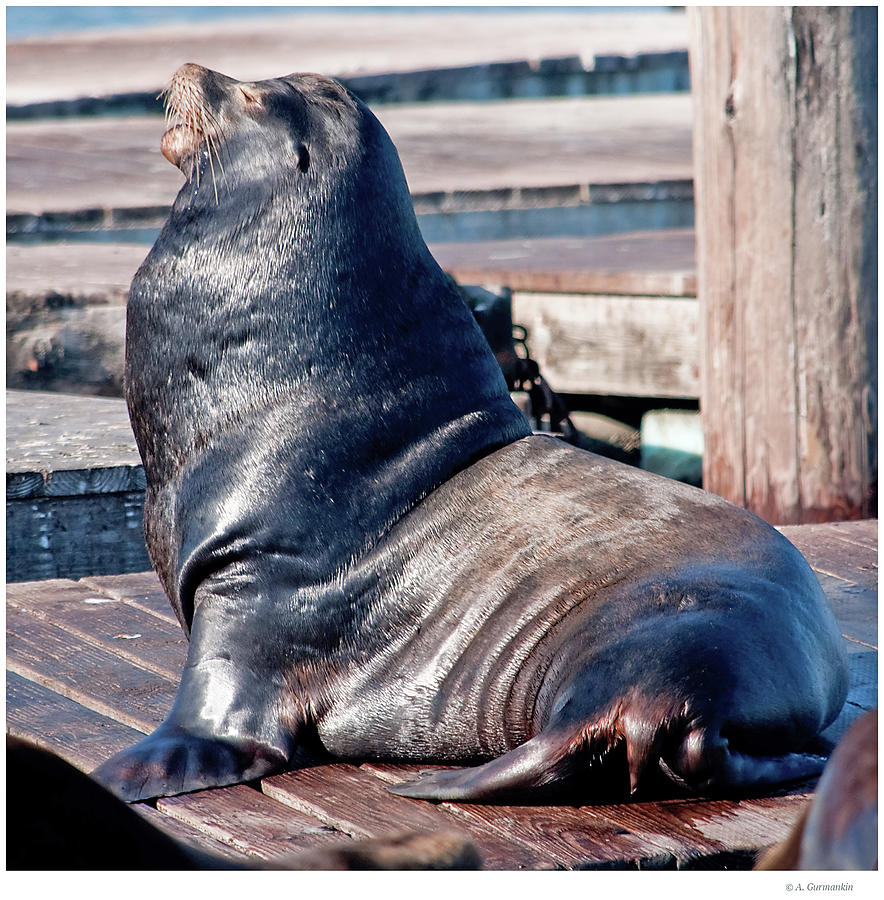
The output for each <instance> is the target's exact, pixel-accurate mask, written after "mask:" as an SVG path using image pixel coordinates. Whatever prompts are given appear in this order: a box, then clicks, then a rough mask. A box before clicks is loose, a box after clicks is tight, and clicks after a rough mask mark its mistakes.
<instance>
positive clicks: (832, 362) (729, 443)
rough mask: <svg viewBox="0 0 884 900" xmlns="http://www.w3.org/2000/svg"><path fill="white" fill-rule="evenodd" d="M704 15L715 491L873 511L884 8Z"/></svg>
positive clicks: (818, 511) (698, 20) (775, 516)
mask: <svg viewBox="0 0 884 900" xmlns="http://www.w3.org/2000/svg"><path fill="white" fill-rule="evenodd" d="M690 14H691V83H692V90H693V94H694V171H695V175H694V177H695V196H696V208H697V215H696V227H697V262H698V277H699V296H700V301H701V304H702V306H701V321H702V323H703V330H702V331H701V334H702V335H703V336H702V338H701V340H702V348H703V349H702V356H701V370H702V388H701V408H702V411H703V419H704V433H705V451H704V467H703V474H704V485H705V487H707V488H708V489H709V490H711V491H713V492H715V493H717V494H721V495H722V496H724V497H727V498H728V499H730V500H733V501H735V502H737V503H740V504H742V505H744V506H747V507H748V508H750V509H752V510H754V511H755V512H757V513H758V514H759V515H761V516H762V517H764V518H765V519H767V520H768V521H771V522H774V523H776V524H785V523H801V522H820V521H833V520H837V519H850V518H860V517H863V516H868V515H876V514H877V512H876V510H877V506H876V503H877V500H876V494H877V428H878V425H877V287H878V270H877V242H878V230H877V215H878V182H877V165H878V137H877V126H878V122H877V93H878V65H877V52H878V19H877V9H876V8H874V7H834V8H823V7H773V8H771V7H767V8H761V7H730V8H728V7H707V8H692V9H691V10H690Z"/></svg>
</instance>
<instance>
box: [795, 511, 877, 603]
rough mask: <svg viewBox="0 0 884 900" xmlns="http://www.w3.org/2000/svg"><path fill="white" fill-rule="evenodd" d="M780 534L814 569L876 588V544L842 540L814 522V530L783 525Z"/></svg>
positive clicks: (867, 587) (866, 587) (864, 586)
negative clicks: (786, 527) (871, 545)
mask: <svg viewBox="0 0 884 900" xmlns="http://www.w3.org/2000/svg"><path fill="white" fill-rule="evenodd" d="M783 534H784V535H785V536H786V537H787V538H789V540H790V541H791V542H792V543H793V544H794V545H795V546H796V547H797V548H798V549H799V550H800V551H801V553H802V554H803V555H804V557H805V558H806V559H807V561H808V562H809V563H810V565H811V567H812V568H813V569H814V570H816V571H817V572H821V573H824V574H826V575H832V576H834V577H835V578H841V579H843V580H845V581H850V582H852V583H853V584H857V585H859V586H860V587H863V588H865V589H866V590H870V591H875V590H877V588H878V553H877V548H876V547H870V546H868V545H867V544H860V543H855V542H853V541H850V540H844V539H843V538H841V537H840V535H836V534H833V532H832V531H831V530H830V529H828V528H826V527H825V526H817V527H816V530H814V531H806V530H804V529H803V528H800V529H792V528H789V529H783Z"/></svg>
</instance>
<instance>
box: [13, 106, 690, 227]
mask: <svg viewBox="0 0 884 900" xmlns="http://www.w3.org/2000/svg"><path fill="white" fill-rule="evenodd" d="M377 113H378V116H379V117H380V119H381V121H382V123H383V124H384V126H385V127H386V128H387V130H388V131H389V133H390V136H391V138H392V139H393V142H394V144H396V147H397V149H398V151H399V154H400V157H401V158H402V162H403V166H404V168H405V174H406V176H407V178H408V183H409V187H410V189H411V191H412V194H413V195H414V198H415V205H416V209H417V211H418V213H419V214H423V215H426V214H430V213H448V214H449V215H450V214H453V213H456V212H463V211H471V210H476V209H491V210H493V209H494V208H498V209H499V208H501V207H510V208H528V209H531V208H543V207H556V206H562V205H567V206H575V205H578V206H579V205H581V204H583V205H586V204H588V203H592V202H593V198H592V197H591V196H590V193H591V192H590V187H589V186H590V185H597V186H599V187H597V188H596V191H595V193H596V197H595V202H597V203H603V202H606V203H608V204H610V203H612V201H613V202H616V201H618V200H632V201H633V202H641V201H642V200H644V201H645V202H650V201H653V200H654V199H655V196H654V192H655V191H656V194H657V197H658V199H666V197H667V196H670V195H671V196H673V198H675V197H677V196H679V195H673V194H672V191H673V190H675V189H676V188H675V187H673V188H671V189H669V194H664V193H663V192H665V190H666V184H667V183H668V182H672V181H674V182H679V183H680V182H684V181H689V180H690V179H691V177H692V168H691V101H690V96H689V95H687V94H683V95H682V94H660V95H655V96H653V97H648V96H635V97H617V98H610V97H581V98H567V99H557V100H515V101H511V102H507V103H465V104H436V105H434V104H430V105H426V106H422V105H416V106H390V107H384V108H379V109H377ZM163 127H164V126H163V119H162V117H161V116H140V117H121V118H112V119H108V118H99V119H73V120H58V121H54V120H48V121H40V122H11V123H9V124H8V125H7V130H6V159H7V162H6V173H7V175H6V177H7V187H6V191H7V193H6V205H7V217H8V221H10V220H9V217H10V216H11V215H15V214H19V215H21V214H31V215H39V214H44V213H65V214H67V215H68V216H71V215H72V214H74V213H76V214H78V215H79V216H80V217H81V219H82V220H83V224H84V226H86V227H89V226H90V225H91V224H93V223H94V224H96V225H97V226H101V225H102V224H103V223H102V221H101V220H100V218H99V219H98V221H97V222H95V219H96V217H97V216H98V215H99V213H98V212H95V211H99V212H102V211H104V210H109V209H115V210H120V211H122V210H141V211H144V210H150V209H151V208H152V207H157V206H168V205H170V204H171V203H172V200H173V199H174V197H175V195H176V193H177V192H178V190H179V188H180V187H181V185H182V183H183V176H182V175H181V173H180V172H179V171H178V170H177V169H175V168H174V167H173V166H172V165H170V164H169V163H168V162H167V161H166V160H165V159H164V157H163V156H162V154H161V153H160V137H161V135H162V133H163ZM633 183H635V184H638V185H651V187H647V186H644V187H641V188H639V189H637V192H636V191H630V189H629V185H631V184H633ZM657 183H660V185H659V186H658V187H656V188H654V187H653V185H657ZM607 184H617V185H620V186H621V187H620V188H619V193H618V194H617V195H615V196H611V195H610V189H607V190H604V189H603V188H602V187H600V186H601V185H607ZM678 190H681V191H682V192H683V190H684V189H683V188H681V187H679V188H678ZM681 196H682V197H683V193H682V195H681ZM691 196H692V195H691V194H690V193H689V194H688V197H687V199H690V198H691ZM133 215H134V214H133ZM144 215H145V214H144V213H143V212H142V216H141V220H142V221H143V220H144ZM12 221H15V220H12ZM58 221H61V220H58ZM136 222H137V220H135V221H133V222H131V223H130V227H131V225H134V224H136ZM71 225H72V226H73V225H76V220H75V219H73V218H71Z"/></svg>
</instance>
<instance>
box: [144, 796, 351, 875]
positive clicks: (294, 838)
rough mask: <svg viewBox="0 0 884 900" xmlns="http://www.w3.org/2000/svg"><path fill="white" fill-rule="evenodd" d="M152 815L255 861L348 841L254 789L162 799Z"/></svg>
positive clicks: (328, 826)
mask: <svg viewBox="0 0 884 900" xmlns="http://www.w3.org/2000/svg"><path fill="white" fill-rule="evenodd" d="M157 810H158V811H159V812H160V813H162V814H163V815H164V816H168V817H171V818H174V819H176V820H178V821H179V822H183V823H185V824H187V825H188V826H190V827H191V828H193V829H195V830H196V831H197V832H199V833H201V834H204V835H207V836H209V837H211V838H213V839H214V840H217V841H220V842H222V843H224V844H226V845H229V846H230V847H233V848H234V849H235V850H237V851H239V852H241V853H246V854H249V855H250V856H253V857H259V858H260V859H273V858H274V857H279V856H282V855H285V854H287V853H293V852H296V851H298V850H304V849H307V848H310V847H321V846H329V845H331V844H333V843H340V842H341V841H345V840H348V835H347V834H345V833H344V832H343V831H340V830H339V829H336V828H334V827H332V826H330V825H328V824H326V823H325V822H322V821H320V820H319V819H318V818H316V817H315V816H310V815H306V814H304V813H302V812H299V811H298V810H296V809H294V808H292V807H291V806H289V805H285V804H283V803H279V802H278V801H276V800H274V799H272V798H271V797H269V796H266V795H265V794H262V793H261V792H260V791H258V790H255V789H254V788H253V787H249V786H247V785H242V784H240V785H233V786H232V787H226V788H217V789H215V790H208V791H199V792H198V793H195V794H183V795H181V796H178V797H165V798H162V799H160V800H158V801H157Z"/></svg>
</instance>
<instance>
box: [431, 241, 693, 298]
mask: <svg viewBox="0 0 884 900" xmlns="http://www.w3.org/2000/svg"><path fill="white" fill-rule="evenodd" d="M430 252H431V253H432V254H433V256H434V257H435V258H436V261H437V262H438V263H439V265H440V266H442V268H443V269H445V271H447V272H448V273H449V274H451V275H452V276H453V277H454V278H455V280H457V281H458V282H460V283H461V284H479V285H482V284H487V285H494V286H501V285H502V286H504V287H508V288H510V289H512V290H513V291H528V292H531V291H534V292H555V293H572V294H625V295H632V296H642V295H644V296H676V297H680V296H688V297H696V277H695V274H694V269H695V264H694V233H693V231H692V230H690V229H672V230H668V229H663V230H659V231H646V232H634V233H631V234H616V235H606V236H603V237H557V238H524V239H520V240H516V239H513V240H503V241H469V242H457V243H442V244H431V245H430Z"/></svg>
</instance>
